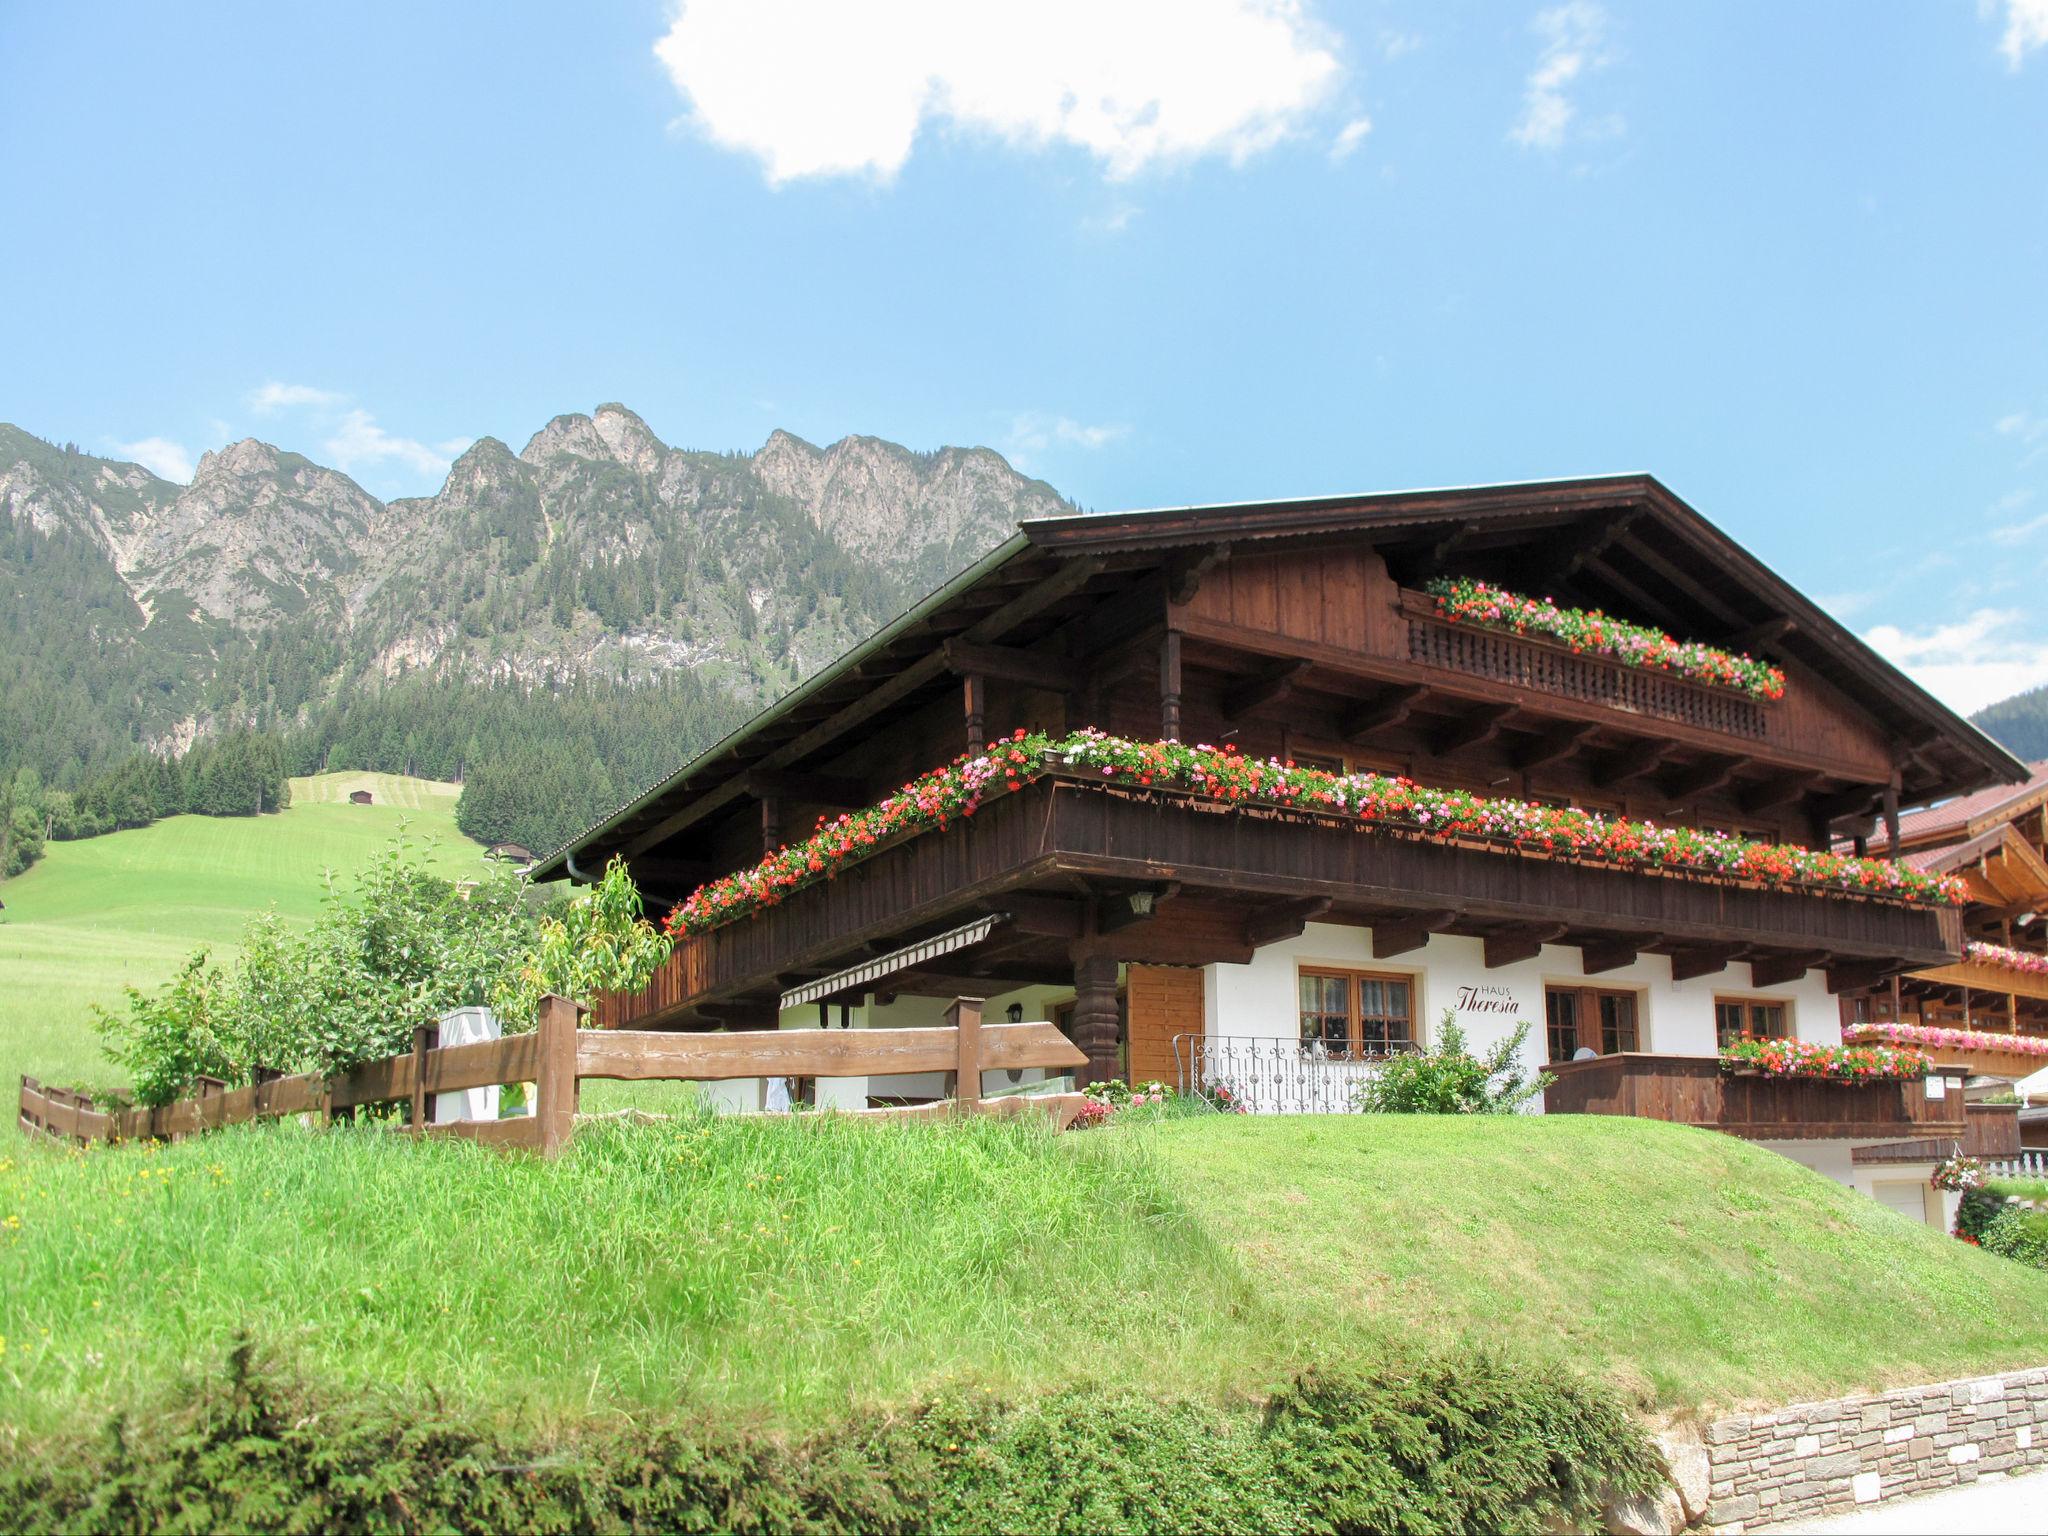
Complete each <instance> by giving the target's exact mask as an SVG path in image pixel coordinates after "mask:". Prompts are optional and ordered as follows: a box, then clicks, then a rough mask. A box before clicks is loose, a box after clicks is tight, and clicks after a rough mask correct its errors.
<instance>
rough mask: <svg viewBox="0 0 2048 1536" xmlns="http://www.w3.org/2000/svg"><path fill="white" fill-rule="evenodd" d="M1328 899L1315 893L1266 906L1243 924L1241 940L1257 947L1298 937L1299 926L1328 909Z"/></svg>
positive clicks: (1303, 927) (1300, 931) (1329, 903)
mask: <svg viewBox="0 0 2048 1536" xmlns="http://www.w3.org/2000/svg"><path fill="white" fill-rule="evenodd" d="M1330 906H1331V899H1330V898H1329V897H1328V896H1317V897H1314V898H1311V899H1310V900H1307V901H1287V902H1281V903H1279V904H1277V905H1275V906H1272V907H1268V908H1266V909H1265V910H1263V911H1261V912H1259V913H1258V914H1257V915H1255V916H1254V917H1253V918H1252V919H1251V920H1250V921H1249V922H1247V923H1246V924H1245V925H1244V941H1245V943H1246V945H1247V946H1249V947H1250V948H1252V949H1257V948H1258V947H1259V946H1260V945H1262V944H1272V943H1276V942H1278V941H1279V940H1281V939H1298V938H1300V937H1301V934H1302V930H1303V929H1305V928H1307V927H1308V925H1309V924H1310V923H1312V922H1314V921H1315V920H1316V919H1317V918H1319V917H1321V916H1322V915H1323V914H1324V913H1325V912H1327V911H1329V910H1330Z"/></svg>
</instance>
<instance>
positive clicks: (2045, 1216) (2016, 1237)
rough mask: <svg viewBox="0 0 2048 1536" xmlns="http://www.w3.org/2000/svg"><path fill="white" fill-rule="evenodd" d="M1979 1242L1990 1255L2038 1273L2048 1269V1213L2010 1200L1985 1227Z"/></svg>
mask: <svg viewBox="0 0 2048 1536" xmlns="http://www.w3.org/2000/svg"><path fill="white" fill-rule="evenodd" d="M1977 1241H1978V1243H1979V1244H1980V1245H1981V1246H1982V1247H1983V1249H1984V1251H1985V1252H1986V1253H1996V1254H2000V1255H2002V1256H2004V1257H2005V1258H2008V1259H2015V1260H2017V1261H2018V1262H2020V1263H2022V1264H2026V1265H2029V1266H2031V1267H2032V1268H2034V1269H2048V1211H2040V1210H2035V1209H2034V1208H2033V1207H2032V1206H2030V1205H2024V1204H2022V1203H2021V1202H2019V1201H2017V1200H2008V1201H2006V1202H2005V1203H2004V1204H2003V1205H2001V1206H2000V1207H1999V1209H1998V1213H1997V1214H1996V1215H1994V1216H1993V1217H1992V1218H1991V1220H1990V1221H1988V1222H1987V1223H1985V1226H1984V1230H1983V1233H1982V1235H1980V1236H1979V1237H1978V1239H1977Z"/></svg>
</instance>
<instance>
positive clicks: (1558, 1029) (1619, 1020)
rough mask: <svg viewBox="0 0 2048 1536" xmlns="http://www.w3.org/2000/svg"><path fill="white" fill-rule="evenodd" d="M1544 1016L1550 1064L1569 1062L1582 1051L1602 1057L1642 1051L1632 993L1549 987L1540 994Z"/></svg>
mask: <svg viewBox="0 0 2048 1536" xmlns="http://www.w3.org/2000/svg"><path fill="white" fill-rule="evenodd" d="M1543 1017H1544V1034H1545V1037H1546V1039H1547V1040H1548V1042H1549V1046H1550V1059H1551V1060H1552V1061H1570V1060H1571V1059H1572V1058H1573V1057H1574V1056H1576V1055H1577V1054H1578V1053H1579V1051H1580V1049H1581V1048H1584V1049H1588V1050H1593V1051H1597V1052H1599V1053H1600V1054H1601V1055H1602V1056H1611V1055H1612V1054H1613V1053H1614V1052H1616V1051H1639V1050H1641V1049H1642V1048H1643V1043H1642V1027H1641V1022H1640V1010H1639V1007H1638V1004H1637V1000H1636V994H1635V993H1633V992H1612V991H1606V990H1603V989H1602V988H1599V987H1549V988H1546V989H1545V991H1544V994H1543Z"/></svg>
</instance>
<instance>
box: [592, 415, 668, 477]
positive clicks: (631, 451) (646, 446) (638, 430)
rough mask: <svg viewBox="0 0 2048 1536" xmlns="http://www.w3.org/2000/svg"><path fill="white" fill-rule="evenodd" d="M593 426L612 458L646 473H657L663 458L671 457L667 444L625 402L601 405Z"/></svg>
mask: <svg viewBox="0 0 2048 1536" xmlns="http://www.w3.org/2000/svg"><path fill="white" fill-rule="evenodd" d="M591 425H592V426H594V427H595V428H596V429H597V435H598V436H599V437H600V438H601V439H603V441H604V444H605V446H606V447H607V448H609V449H610V450H611V455H612V457H613V458H615V459H617V460H618V461H619V462H620V463H621V464H624V465H626V466H627V467H628V468H630V469H636V470H638V471H639V472H640V473H642V474H644V475H651V474H656V473H658V472H659V471H660V469H661V462H662V460H663V459H665V458H667V457H668V451H669V450H668V445H667V444H666V443H664V442H663V441H662V440H661V439H660V438H658V437H656V436H655V435H654V433H653V432H652V431H650V430H649V429H648V426H647V423H646V422H644V421H642V420H641V419H640V418H639V417H638V416H636V415H634V414H633V412H631V411H629V410H627V409H626V408H625V407H624V406H623V405H618V404H616V403H614V404H608V405H600V406H599V407H598V408H597V414H596V416H595V417H594V418H593V419H592V422H591Z"/></svg>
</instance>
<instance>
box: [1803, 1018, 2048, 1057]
mask: <svg viewBox="0 0 2048 1536" xmlns="http://www.w3.org/2000/svg"><path fill="white" fill-rule="evenodd" d="M1842 1038H1843V1039H1844V1040H1854V1041H1856V1042H1858V1043H1859V1044H1861V1043H1879V1042H1882V1043H1884V1044H1887V1045H1909V1046H1915V1047H1918V1048H1919V1049H1922V1050H1950V1051H2011V1052H2014V1053H2016V1054H2018V1055H2021V1056H2048V1037H2043V1036H2039V1035H2001V1034H1993V1033H1992V1032H1990V1031H1989V1030H1982V1029H1948V1028H1945V1027H1943V1026H1942V1025H1939V1024H1884V1023H1870V1024H1851V1025H1849V1026H1848V1027H1847V1028H1845V1029H1844V1030H1843V1031H1842Z"/></svg>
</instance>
